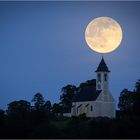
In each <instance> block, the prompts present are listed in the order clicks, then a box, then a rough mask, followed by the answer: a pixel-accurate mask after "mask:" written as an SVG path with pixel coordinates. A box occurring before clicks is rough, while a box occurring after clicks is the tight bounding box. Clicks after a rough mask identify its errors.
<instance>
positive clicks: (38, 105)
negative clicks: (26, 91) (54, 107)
mask: <svg viewBox="0 0 140 140" xmlns="http://www.w3.org/2000/svg"><path fill="white" fill-rule="evenodd" d="M32 102H34V109H35V110H38V111H39V110H42V109H43V107H44V103H45V100H44V97H43V95H42V94H41V93H36V94H35V95H34V97H33V99H32Z"/></svg>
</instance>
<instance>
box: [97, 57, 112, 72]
mask: <svg viewBox="0 0 140 140" xmlns="http://www.w3.org/2000/svg"><path fill="white" fill-rule="evenodd" d="M101 71H102V72H110V71H109V70H108V67H107V65H106V63H105V61H104V58H103V56H102V60H101V62H100V64H99V66H98V68H97V70H96V71H95V72H101Z"/></svg>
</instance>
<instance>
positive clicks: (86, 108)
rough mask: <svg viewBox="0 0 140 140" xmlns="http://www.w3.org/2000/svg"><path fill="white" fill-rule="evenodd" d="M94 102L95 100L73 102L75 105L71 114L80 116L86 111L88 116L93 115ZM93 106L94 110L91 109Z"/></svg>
mask: <svg viewBox="0 0 140 140" xmlns="http://www.w3.org/2000/svg"><path fill="white" fill-rule="evenodd" d="M93 102H94V101H85V102H73V103H72V106H73V107H72V109H71V113H72V114H71V115H72V116H79V115H81V114H83V113H85V114H86V116H87V117H93V110H94V106H93ZM79 106H80V107H79ZM91 106H92V111H91ZM77 108H78V109H77ZM75 110H76V111H75Z"/></svg>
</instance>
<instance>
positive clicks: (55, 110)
mask: <svg viewBox="0 0 140 140" xmlns="http://www.w3.org/2000/svg"><path fill="white" fill-rule="evenodd" d="M62 110H63V107H62V106H61V105H60V104H59V103H54V104H53V106H52V112H53V113H54V114H55V115H58V113H61V112H62Z"/></svg>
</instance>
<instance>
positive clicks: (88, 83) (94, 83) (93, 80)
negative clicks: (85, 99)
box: [78, 79, 96, 88]
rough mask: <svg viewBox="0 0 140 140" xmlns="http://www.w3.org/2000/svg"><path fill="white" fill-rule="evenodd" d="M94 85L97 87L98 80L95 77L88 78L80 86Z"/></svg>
mask: <svg viewBox="0 0 140 140" xmlns="http://www.w3.org/2000/svg"><path fill="white" fill-rule="evenodd" d="M92 85H93V86H95V87H96V80H95V79H92V80H87V81H86V82H84V83H81V84H80V86H79V87H78V88H84V87H87V86H92Z"/></svg>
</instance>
